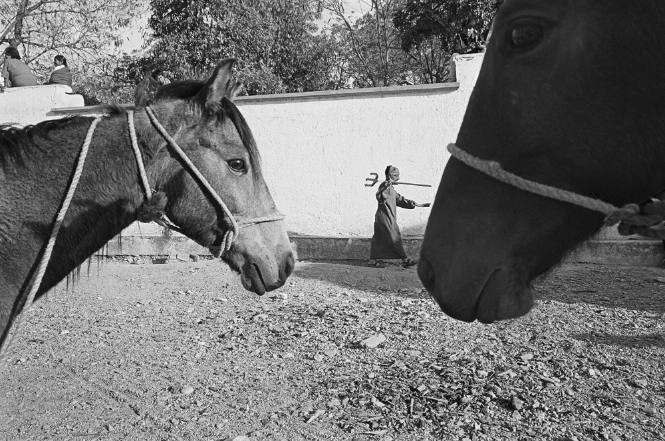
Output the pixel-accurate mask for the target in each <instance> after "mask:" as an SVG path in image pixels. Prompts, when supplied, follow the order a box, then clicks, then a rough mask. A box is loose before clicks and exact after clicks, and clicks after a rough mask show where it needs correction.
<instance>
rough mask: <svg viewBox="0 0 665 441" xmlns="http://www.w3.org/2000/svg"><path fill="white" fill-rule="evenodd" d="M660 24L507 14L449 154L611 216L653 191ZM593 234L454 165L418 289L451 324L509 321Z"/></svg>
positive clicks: (592, 4)
mask: <svg viewBox="0 0 665 441" xmlns="http://www.w3.org/2000/svg"><path fill="white" fill-rule="evenodd" d="M663 23H665V3H664V2H662V1H661V0H641V1H639V2H625V1H617V0H603V1H598V0H506V1H504V2H503V5H502V6H501V8H500V10H499V12H498V15H497V17H496V21H495V23H494V28H493V33H492V37H491V39H490V42H489V45H488V47H487V53H486V55H485V59H484V63H483V67H482V70H481V73H480V77H479V79H478V83H477V85H476V88H475V90H474V92H473V95H472V97H471V101H470V104H469V107H468V109H467V112H466V115H465V118H464V122H463V125H462V128H461V131H460V133H459V137H458V139H457V145H458V146H459V147H460V148H461V149H463V150H466V151H467V152H469V153H471V154H473V155H475V156H476V157H479V158H482V159H487V160H494V161H498V162H499V163H501V165H502V166H503V168H504V169H506V170H508V171H510V172H512V173H514V174H517V175H519V176H522V177H524V178H527V179H530V180H533V181H536V182H540V183H543V184H547V185H550V186H554V187H560V188H562V189H566V190H570V191H573V192H576V193H580V194H583V195H586V196H590V197H594V198H599V199H602V200H605V201H606V202H609V203H612V204H614V205H617V206H622V205H623V204H626V203H630V202H637V203H639V202H642V201H645V200H647V199H648V198H649V197H650V196H652V195H655V194H657V193H659V192H661V191H663V190H664V189H665V172H664V171H663V167H665V148H664V147H663V146H665V33H663V31H662V24H663ZM602 221H603V216H602V215H600V214H598V213H594V212H591V211H588V210H586V209H584V208H578V207H575V206H572V205H569V204H566V203H562V202H556V201H554V200H550V199H547V198H543V197H540V196H535V195H532V194H530V193H526V192H523V191H521V190H518V189H516V188H514V187H511V186H508V185H505V184H502V183H500V182H498V181H496V180H494V179H492V178H490V177H487V176H485V175H484V174H482V173H480V172H478V171H475V170H474V169H471V168H469V167H467V166H466V165H464V164H462V163H461V162H459V161H458V160H456V159H451V160H450V162H449V163H448V165H447V166H446V169H445V172H444V174H443V179H442V181H441V185H440V187H439V190H438V194H437V197H436V202H435V204H434V207H433V210H432V215H431V217H430V219H429V223H428V225H427V231H426V235H425V241H424V245H423V249H422V258H421V261H420V266H419V275H420V278H421V280H422V281H423V283H424V285H425V286H426V287H427V289H428V290H429V291H430V292H431V293H432V294H433V295H434V297H435V298H436V299H437V301H438V303H439V305H440V306H441V308H442V309H443V310H444V311H445V312H446V313H448V314H450V315H451V316H453V317H455V318H458V319H461V320H465V321H472V320H475V319H478V320H480V321H482V322H492V321H494V320H500V319H507V318H513V317H517V316H520V315H523V314H525V313H526V312H528V311H529V309H530V308H531V306H532V303H533V296H532V292H531V291H530V289H529V285H530V282H531V281H532V280H533V279H534V278H535V277H537V276H538V275H540V274H542V273H544V272H546V271H547V270H548V269H550V268H551V267H552V266H553V265H555V264H557V263H558V262H559V261H560V260H561V259H562V257H563V256H565V254H566V253H567V252H568V251H570V250H571V249H572V248H574V247H575V246H576V245H577V244H579V243H580V242H582V241H584V240H585V239H587V238H588V237H589V236H590V235H591V234H592V233H594V232H595V231H597V230H598V229H599V227H600V226H601V223H602Z"/></svg>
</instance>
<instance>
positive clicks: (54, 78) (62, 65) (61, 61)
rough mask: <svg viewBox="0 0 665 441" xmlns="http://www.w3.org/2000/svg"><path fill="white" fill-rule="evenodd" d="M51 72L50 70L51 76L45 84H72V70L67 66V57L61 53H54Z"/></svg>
mask: <svg viewBox="0 0 665 441" xmlns="http://www.w3.org/2000/svg"><path fill="white" fill-rule="evenodd" d="M53 65H54V66H55V67H54V68H53V72H51V77H50V78H49V80H48V83H46V84H66V85H67V86H71V85H72V72H71V71H70V70H69V66H67V59H66V58H65V57H63V56H62V55H56V56H55V58H54V59H53Z"/></svg>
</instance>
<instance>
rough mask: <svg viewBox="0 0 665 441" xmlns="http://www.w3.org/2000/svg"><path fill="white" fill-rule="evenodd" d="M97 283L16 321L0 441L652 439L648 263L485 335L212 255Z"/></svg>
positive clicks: (413, 285)
mask: <svg viewBox="0 0 665 441" xmlns="http://www.w3.org/2000/svg"><path fill="white" fill-rule="evenodd" d="M97 272H98V269H97V268H95V267H94V265H93V268H92V273H93V274H92V275H91V276H90V277H89V278H86V277H85V276H84V277H83V278H82V279H81V281H80V282H79V284H78V285H76V286H75V287H74V288H73V289H71V290H69V291H68V292H67V290H66V289H65V288H64V286H61V287H60V288H59V289H58V290H56V291H55V292H53V293H51V294H49V296H48V298H47V299H44V300H41V301H39V302H38V303H37V304H36V306H35V308H34V309H33V310H32V312H31V313H30V315H29V317H28V319H27V321H26V323H25V327H24V328H23V330H22V332H21V334H20V336H19V337H18V338H17V340H16V341H15V345H14V346H13V348H12V350H11V352H10V362H9V364H8V366H7V368H6V369H5V370H4V371H2V372H0V439H2V440H33V439H35V440H41V439H48V440H51V439H57V440H96V439H99V440H124V439H129V440H264V439H265V440H304V439H308V440H429V439H432V440H434V439H436V440H438V439H444V440H500V439H509V440H511V439H525V440H526V439H544V440H656V439H665V431H664V425H665V424H664V422H665V331H664V330H663V329H664V328H665V314H664V313H665V294H664V293H663V290H664V289H665V270H663V269H658V268H626V267H605V266H583V265H575V266H563V267H560V268H559V269H557V270H555V271H554V272H553V273H552V274H550V275H548V276H547V277H546V278H544V279H543V280H542V281H540V282H538V284H537V291H538V293H539V300H538V304H537V307H536V308H535V310H534V311H533V312H532V313H531V314H530V315H529V316H527V317H525V318H523V319H520V320H515V321H511V322H507V323H501V324H496V325H480V324H465V323H461V322H457V321H454V320H452V319H450V318H448V317H446V316H445V315H443V313H441V312H440V311H439V310H438V308H437V307H436V306H435V304H434V302H433V301H432V300H431V299H429V298H428V297H427V296H426V295H425V294H424V293H423V292H422V290H421V288H420V284H419V282H418V278H417V275H416V272H415V269H413V268H411V269H408V270H405V269H402V268H401V267H398V266H388V267H387V268H385V269H376V268H368V267H364V266H354V265H350V264H334V263H312V262H302V263H299V264H298V266H297V269H296V273H295V274H294V276H293V277H292V278H291V279H290V280H289V282H288V283H287V286H286V287H284V288H283V289H282V290H280V291H278V292H277V293H276V294H268V295H266V296H264V297H262V298H260V297H257V296H255V295H253V294H251V293H248V292H246V291H244V290H243V289H242V288H241V287H240V284H239V281H238V280H237V276H235V275H233V274H231V273H230V271H229V270H228V269H227V268H225V267H224V266H223V265H222V264H221V263H219V262H214V261H202V262H196V263H194V262H190V263H167V264H163V265H153V264H136V265H130V264H124V263H107V264H104V265H103V266H102V267H101V270H99V274H97Z"/></svg>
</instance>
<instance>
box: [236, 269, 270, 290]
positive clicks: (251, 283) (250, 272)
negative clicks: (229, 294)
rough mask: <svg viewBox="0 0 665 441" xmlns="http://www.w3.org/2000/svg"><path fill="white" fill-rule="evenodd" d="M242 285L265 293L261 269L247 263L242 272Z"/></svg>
mask: <svg viewBox="0 0 665 441" xmlns="http://www.w3.org/2000/svg"><path fill="white" fill-rule="evenodd" d="M241 280H242V285H243V286H244V287H245V289H247V290H249V291H253V292H255V293H257V294H258V295H260V296H262V295H263V294H265V293H266V285H265V283H264V282H263V278H262V277H261V271H259V269H258V267H257V266H256V265H254V264H250V265H247V266H246V267H245V270H244V271H243V272H242V277H241Z"/></svg>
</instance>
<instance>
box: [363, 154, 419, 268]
mask: <svg viewBox="0 0 665 441" xmlns="http://www.w3.org/2000/svg"><path fill="white" fill-rule="evenodd" d="M398 181H399V169H398V168H397V167H395V166H392V165H389V166H388V167H386V180H385V182H383V183H381V185H380V186H379V191H377V192H376V200H377V201H378V203H379V204H378V207H377V209H376V214H375V215H374V236H373V237H372V248H371V251H370V258H369V259H370V260H369V264H370V265H371V266H375V267H378V268H382V267H384V266H385V262H383V260H381V259H402V265H403V266H404V267H405V268H408V267H410V266H413V265H415V264H416V263H418V262H416V261H415V260H413V259H411V258H410V257H408V256H407V255H406V252H405V251H404V247H403V246H402V235H401V233H400V231H399V226H398V225H397V207H400V208H407V209H413V208H416V207H429V206H430V204H418V203H416V202H414V201H412V200H410V199H407V198H405V197H404V196H402V195H401V194H399V193H397V192H396V191H395V188H394V187H393V186H394V185H395V184H397V183H398Z"/></svg>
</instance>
